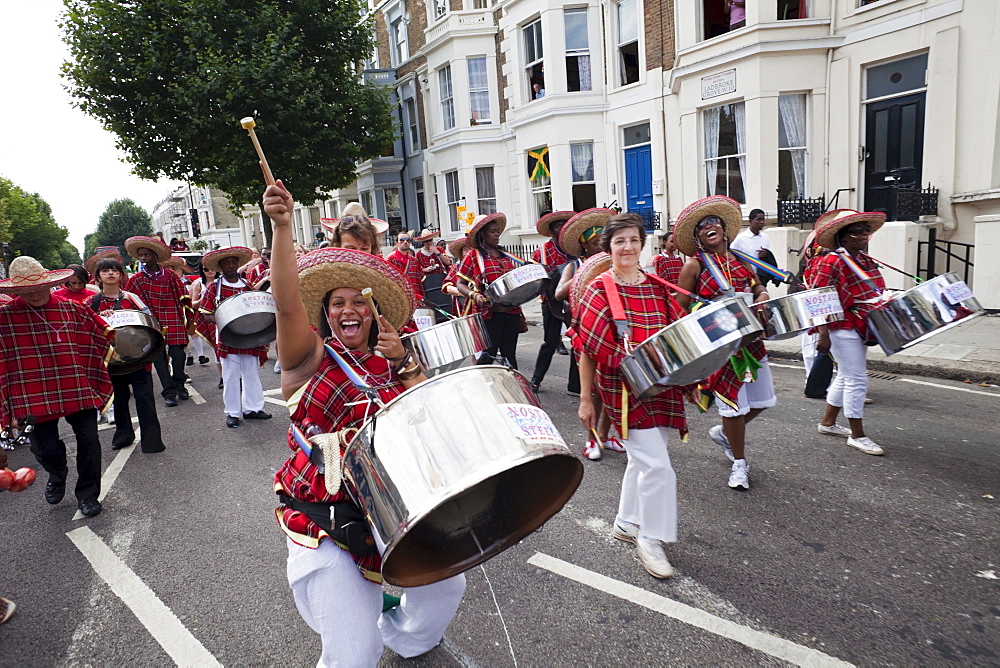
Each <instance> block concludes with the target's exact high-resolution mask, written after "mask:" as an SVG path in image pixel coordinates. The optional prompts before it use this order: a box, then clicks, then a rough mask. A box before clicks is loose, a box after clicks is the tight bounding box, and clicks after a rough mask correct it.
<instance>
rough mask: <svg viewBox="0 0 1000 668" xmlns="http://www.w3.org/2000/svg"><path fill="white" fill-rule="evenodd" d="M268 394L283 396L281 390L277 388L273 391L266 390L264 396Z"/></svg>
mask: <svg viewBox="0 0 1000 668" xmlns="http://www.w3.org/2000/svg"><path fill="white" fill-rule="evenodd" d="M268 394H281V388H280V387H277V388H275V389H273V390H264V395H265V396H266V395H268Z"/></svg>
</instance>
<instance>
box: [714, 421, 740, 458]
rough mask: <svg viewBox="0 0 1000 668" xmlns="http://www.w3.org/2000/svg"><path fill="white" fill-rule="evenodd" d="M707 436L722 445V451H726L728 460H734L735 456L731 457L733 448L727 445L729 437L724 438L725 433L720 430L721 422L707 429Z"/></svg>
mask: <svg viewBox="0 0 1000 668" xmlns="http://www.w3.org/2000/svg"><path fill="white" fill-rule="evenodd" d="M708 437H709V438H711V439H712V440H713V441H715V442H716V443H718V444H719V445H721V446H722V451H723V452H725V453H726V457H729V461H731V462H735V461H736V458H735V457H733V449H732V448H730V447H729V439H728V438H726V434H725V433H724V432H723V431H722V425H721V424H717V425H715V426H714V427H712V428H711V429H709V430H708Z"/></svg>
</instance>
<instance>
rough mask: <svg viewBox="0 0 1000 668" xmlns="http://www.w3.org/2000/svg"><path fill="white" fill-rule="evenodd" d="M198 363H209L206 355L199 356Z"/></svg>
mask: <svg viewBox="0 0 1000 668" xmlns="http://www.w3.org/2000/svg"><path fill="white" fill-rule="evenodd" d="M198 364H208V358H207V357H205V356H204V355H199V356H198Z"/></svg>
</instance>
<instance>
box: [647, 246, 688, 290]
mask: <svg viewBox="0 0 1000 668" xmlns="http://www.w3.org/2000/svg"><path fill="white" fill-rule="evenodd" d="M683 266H684V258H682V257H680V256H678V255H664V254H663V253H657V254H656V255H655V256H654V257H653V271H655V272H656V275H657V276H659V277H660V278H662V279H663V280H665V281H670V282H671V283H673V284H675V285H676V284H677V281H678V280H680V277H681V267H683Z"/></svg>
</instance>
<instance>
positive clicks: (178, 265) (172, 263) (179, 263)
mask: <svg viewBox="0 0 1000 668" xmlns="http://www.w3.org/2000/svg"><path fill="white" fill-rule="evenodd" d="M160 266H161V267H166V268H167V269H180V270H185V269H187V262H185V261H184V258H182V257H176V256H174V257H172V258H170V259H167V260H164V261H163V262H161V263H160Z"/></svg>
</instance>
